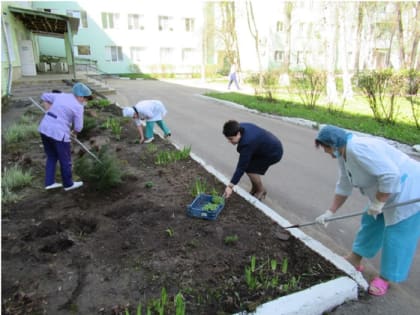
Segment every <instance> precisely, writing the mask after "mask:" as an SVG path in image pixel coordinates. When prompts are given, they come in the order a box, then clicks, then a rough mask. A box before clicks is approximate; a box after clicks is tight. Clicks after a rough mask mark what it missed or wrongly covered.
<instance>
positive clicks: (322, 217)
mask: <svg viewBox="0 0 420 315" xmlns="http://www.w3.org/2000/svg"><path fill="white" fill-rule="evenodd" d="M333 215H334V213H333V212H332V211H331V210H330V209H328V210H327V211H325V212H324V214H321V215H320V216H319V217H317V218H316V219H315V221H316V222H317V223H319V224H323V225H324V226H325V227H327V225H328V222H326V221H325V220H326V219H329V218H331V217H332V216H333Z"/></svg>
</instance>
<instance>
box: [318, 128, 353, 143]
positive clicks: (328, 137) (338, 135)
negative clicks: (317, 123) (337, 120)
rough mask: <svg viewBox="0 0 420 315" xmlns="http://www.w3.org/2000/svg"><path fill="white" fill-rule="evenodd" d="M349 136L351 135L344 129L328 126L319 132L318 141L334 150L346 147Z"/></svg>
mask: <svg viewBox="0 0 420 315" xmlns="http://www.w3.org/2000/svg"><path fill="white" fill-rule="evenodd" d="M348 135H351V134H350V133H348V132H346V131H345V130H344V129H341V128H338V127H335V126H331V125H326V126H324V127H322V129H321V130H320V131H319V132H318V136H317V137H316V141H319V142H321V143H322V144H324V145H327V146H329V147H332V148H341V147H343V146H345V145H346V143H347V139H348Z"/></svg>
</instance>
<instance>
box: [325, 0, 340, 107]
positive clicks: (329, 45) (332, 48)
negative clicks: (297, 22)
mask: <svg viewBox="0 0 420 315" xmlns="http://www.w3.org/2000/svg"><path fill="white" fill-rule="evenodd" d="M324 5H325V7H324V23H325V24H324V29H325V30H330V31H327V32H325V47H326V54H325V57H326V59H325V66H326V69H327V84H326V86H327V99H328V102H329V103H331V104H336V103H337V101H338V96H337V87H336V82H335V65H336V60H337V58H336V47H337V44H336V43H337V24H336V23H335V19H334V14H336V4H335V3H331V2H327V3H325V4H324ZM332 12H334V14H332Z"/></svg>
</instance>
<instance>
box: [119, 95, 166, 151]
mask: <svg viewBox="0 0 420 315" xmlns="http://www.w3.org/2000/svg"><path fill="white" fill-rule="evenodd" d="M167 112H168V111H167V110H166V108H165V106H164V105H163V103H162V102H161V101H157V100H145V101H140V102H138V103H137V104H136V105H134V106H133V107H125V108H124V109H123V116H124V117H131V118H133V119H134V122H135V124H136V126H137V129H138V131H139V134H140V143H150V142H152V141H153V140H154V136H153V129H154V126H155V123H157V124H158V126H159V127H160V129H162V131H163V133H164V136H165V138H167V137H170V136H171V131H170V130H169V128H168V126H167V125H166V123H165V122H164V121H163V117H164V116H165V115H166V113H167ZM142 120H145V121H146V138H145V137H144V134H143V124H142Z"/></svg>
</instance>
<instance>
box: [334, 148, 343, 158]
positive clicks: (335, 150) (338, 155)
mask: <svg viewBox="0 0 420 315" xmlns="http://www.w3.org/2000/svg"><path fill="white" fill-rule="evenodd" d="M333 155H334V156H335V157H336V158H338V157H340V156H341V153H340V151H338V149H334V151H333Z"/></svg>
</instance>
